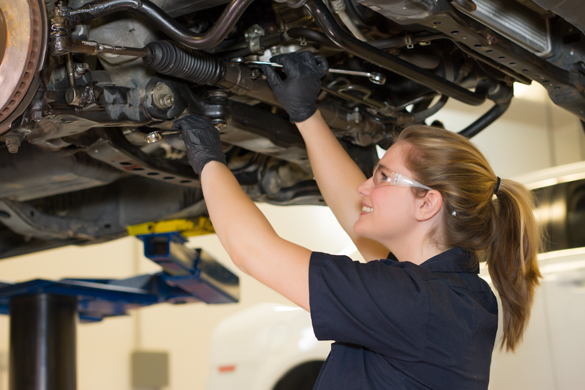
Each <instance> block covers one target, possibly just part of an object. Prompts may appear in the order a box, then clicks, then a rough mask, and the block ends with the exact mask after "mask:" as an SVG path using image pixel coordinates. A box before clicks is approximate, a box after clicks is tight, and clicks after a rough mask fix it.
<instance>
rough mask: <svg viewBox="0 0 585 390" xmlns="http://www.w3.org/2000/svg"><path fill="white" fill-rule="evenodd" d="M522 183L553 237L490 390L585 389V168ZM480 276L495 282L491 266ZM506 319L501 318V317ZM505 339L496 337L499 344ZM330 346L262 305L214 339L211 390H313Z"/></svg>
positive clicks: (290, 313)
mask: <svg viewBox="0 0 585 390" xmlns="http://www.w3.org/2000/svg"><path fill="white" fill-rule="evenodd" d="M516 180H518V181H520V182H521V183H523V184H525V185H526V186H527V187H528V188H529V189H531V190H533V191H534V193H535V194H536V197H537V199H538V204H537V207H536V209H535V214H536V215H537V218H538V220H539V222H540V223H541V224H543V225H544V226H545V228H546V231H547V233H548V242H549V243H548V248H547V252H546V253H542V254H540V255H539V257H538V259H539V263H540V269H541V272H542V274H543V280H542V283H541V287H540V288H539V289H538V290H537V294H536V298H535V302H534V307H533V310H532V317H531V320H530V324H529V326H528V329H527V331H526V334H525V336H524V342H523V343H522V345H521V346H520V347H519V348H518V349H517V351H516V353H515V354H510V353H505V352H501V351H500V350H499V348H498V347H496V349H495V350H494V354H493V359H492V368H491V378H490V386H489V389H490V390H509V389H514V390H582V389H585V162H580V163H576V164H570V165H566V166H562V167H555V168H550V169H546V170H544V171H539V172H536V173H531V174H528V175H525V176H522V177H518V178H516ZM480 275H481V277H483V278H484V279H486V280H487V281H488V282H490V283H491V281H490V278H489V274H488V272H487V268H486V267H485V264H482V267H481V271H480ZM500 317H501V316H500ZM500 336H501V334H500V332H498V336H497V340H496V345H498V340H499V338H500ZM330 344H331V342H324V341H317V339H316V338H315V336H314V334H313V329H312V326H311V319H310V315H309V313H307V312H305V311H304V310H302V309H300V308H298V307H289V306H283V305H278V304H270V303H264V304H260V305H258V306H255V307H253V308H251V309H248V310H245V311H243V312H241V313H239V314H237V315H235V316H233V317H230V318H228V319H226V320H224V321H223V322H222V323H221V324H220V325H219V326H218V327H217V329H216V330H215V332H214V334H213V336H212V348H211V373H210V378H209V382H208V390H226V389H239V390H311V389H312V388H313V384H314V383H315V380H316V378H317V376H318V374H319V370H320V369H321V366H322V365H323V363H324V362H325V359H326V357H327V355H328V353H329V350H330Z"/></svg>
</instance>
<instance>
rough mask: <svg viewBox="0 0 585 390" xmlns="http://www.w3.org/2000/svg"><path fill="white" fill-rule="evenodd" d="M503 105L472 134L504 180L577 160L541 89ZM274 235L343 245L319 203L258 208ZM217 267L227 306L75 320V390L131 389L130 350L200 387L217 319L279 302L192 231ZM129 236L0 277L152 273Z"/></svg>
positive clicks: (19, 262) (575, 142)
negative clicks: (229, 279)
mask: <svg viewBox="0 0 585 390" xmlns="http://www.w3.org/2000/svg"><path fill="white" fill-rule="evenodd" d="M516 95H517V96H519V98H517V99H515V100H514V102H513V104H512V106H511V108H510V109H509V110H508V112H507V113H506V114H505V115H504V117H502V118H501V119H500V120H499V121H498V122H496V124H495V125H493V126H492V127H491V128H488V129H487V130H486V131H485V132H483V133H481V134H480V135H478V136H477V137H476V138H475V139H474V141H475V142H476V143H477V145H478V146H479V147H480V149H481V150H482V151H483V152H484V153H485V154H486V156H487V157H488V159H489V160H490V161H491V163H492V166H493V167H494V170H495V171H496V173H497V174H498V175H500V176H502V177H505V178H509V177H512V176H515V175H519V174H522V173H526V172H530V171H533V170H537V169H542V168H548V167H551V166H555V165H560V164H566V163H570V162H575V161H580V160H583V159H585V137H584V136H583V131H582V130H581V128H580V124H579V122H578V120H577V119H576V118H575V117H573V116H571V115H569V114H567V113H566V112H565V111H563V110H562V109H559V108H557V107H555V106H553V105H552V104H550V103H549V102H548V100H547V97H546V95H545V93H544V92H543V89H542V88H540V87H539V86H535V87H531V88H530V89H520V90H518V91H517V92H516ZM490 106H491V105H490V104H489V103H488V104H486V105H484V106H481V107H471V108H470V107H468V106H465V105H463V104H459V103H457V102H449V103H448V105H447V107H446V108H445V109H444V110H443V111H442V112H441V113H440V114H439V115H437V116H436V118H438V119H441V120H442V121H443V122H444V123H445V124H446V126H447V127H448V128H450V129H452V130H460V129H462V128H464V127H465V126H467V125H468V124H469V123H471V122H472V121H473V119H474V118H477V117H478V116H480V115H481V114H483V113H484V112H486V111H487V110H488V109H489V108H490ZM260 207H261V209H262V210H263V211H264V212H265V213H266V214H267V216H268V217H269V219H270V220H271V221H272V222H273V224H274V226H275V229H276V230H277V232H278V233H279V234H281V236H283V237H285V238H287V239H289V240H291V241H293V242H297V243H299V244H301V245H304V246H306V247H308V248H311V249H313V250H320V251H326V252H331V253H338V252H340V251H342V250H346V249H347V248H348V247H351V242H350V241H349V238H348V237H347V236H346V235H345V234H344V233H343V232H342V231H341V229H340V228H339V226H338V225H337V224H336V223H335V220H334V218H333V216H332V214H331V213H330V211H329V210H328V209H327V208H324V207H309V206H294V207H286V208H285V207H282V208H279V207H274V206H269V205H260ZM190 244H191V245H193V246H195V247H202V248H204V249H205V250H207V251H208V252H210V253H211V254H212V255H213V256H215V257H216V258H217V259H218V260H219V261H221V262H222V263H223V264H224V265H226V266H227V267H229V268H231V269H232V270H233V271H234V272H236V273H238V274H240V278H241V279H240V280H241V286H242V301H241V302H240V303H238V304H233V305H217V306H206V305H201V304H199V305H197V304H194V305H181V306H172V305H158V306H153V307H149V308H144V309H141V310H138V311H135V312H133V313H131V315H130V316H127V317H121V318H113V319H108V320H105V321H103V322H102V323H98V324H84V325H80V326H79V327H78V368H79V370H78V388H79V389H83V390H98V389H99V390H102V389H104V388H107V389H110V390H127V389H131V386H130V353H131V352H132V351H134V350H145V351H166V352H168V353H169V354H170V386H169V387H168V388H167V389H172V390H187V389H205V383H206V378H207V370H208V359H207V356H208V353H209V335H210V334H211V332H212V330H213V328H214V327H215V326H216V324H217V323H218V322H219V321H221V319H223V318H226V317H227V316H229V315H231V314H233V313H236V312H237V311H239V310H242V309H244V308H245V307H249V306H252V305H254V304H256V303H259V302H267V301H268V302H280V303H287V300H286V299H285V298H283V297H281V296H280V295H278V294H277V293H275V292H273V291H272V290H270V289H268V288H266V287H265V286H263V285H261V284H259V283H258V282H256V281H255V280H253V279H251V278H249V277H247V276H246V275H242V274H241V273H239V272H238V271H237V270H236V269H235V267H233V266H232V265H231V262H230V260H229V258H228V256H227V254H226V253H225V251H224V250H223V248H222V247H221V245H220V244H219V242H218V240H217V238H216V237H215V236H204V237H198V238H194V239H192V240H191V242H190ZM141 251H142V248H141V245H140V244H139V242H138V241H137V240H135V239H133V238H125V239H120V240H117V241H114V242H111V243H105V244H100V245H95V246H91V247H85V248H77V247H71V248H64V249H57V250H51V251H47V252H43V253H41V254H33V255H28V256H22V257H20V258H15V259H9V260H3V261H0V279H2V280H7V281H24V280H29V279H34V278H37V277H42V278H50V279H60V278H63V277H105V278H110V277H114V278H125V277H128V276H131V275H135V274H141V273H146V272H150V271H157V270H158V267H157V266H156V265H155V264H154V263H151V262H150V261H148V260H146V259H144V258H143V257H142V256H141ZM7 351H8V318H7V317H0V390H5V389H7V388H8V387H7V383H8V382H7V372H6V365H5V362H6V360H7V359H6V353H7Z"/></svg>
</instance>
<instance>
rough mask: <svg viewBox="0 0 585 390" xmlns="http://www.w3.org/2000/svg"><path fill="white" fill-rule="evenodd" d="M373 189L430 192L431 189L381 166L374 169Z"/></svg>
mask: <svg viewBox="0 0 585 390" xmlns="http://www.w3.org/2000/svg"><path fill="white" fill-rule="evenodd" d="M372 179H373V181H374V187H381V186H400V187H418V188H424V189H425V190H429V191H430V190H432V188H430V187H427V186H425V185H424V184H420V183H419V182H417V181H415V180H412V179H409V178H408V177H406V176H404V175H402V174H400V173H397V172H393V171H391V170H389V169H387V168H386V167H385V166H383V165H377V166H376V168H375V169H374V176H373V178H372Z"/></svg>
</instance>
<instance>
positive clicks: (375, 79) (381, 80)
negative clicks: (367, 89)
mask: <svg viewBox="0 0 585 390" xmlns="http://www.w3.org/2000/svg"><path fill="white" fill-rule="evenodd" d="M234 62H238V63H241V64H253V65H270V66H272V67H273V68H282V65H280V64H277V63H276V62H269V61H234ZM329 72H330V73H337V74H346V75H350V76H363V77H367V78H368V79H369V80H370V81H371V82H372V83H374V84H378V85H384V84H385V83H386V76H384V75H383V74H382V73H378V72H371V73H370V72H360V71H357V70H345V69H329Z"/></svg>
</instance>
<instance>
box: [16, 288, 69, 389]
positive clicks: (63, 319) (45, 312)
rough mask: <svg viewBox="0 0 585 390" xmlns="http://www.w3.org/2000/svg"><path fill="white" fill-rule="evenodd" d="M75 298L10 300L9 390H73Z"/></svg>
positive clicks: (31, 297)
mask: <svg viewBox="0 0 585 390" xmlns="http://www.w3.org/2000/svg"><path fill="white" fill-rule="evenodd" d="M76 321H77V298H76V297H75V296H63V295H52V294H37V295H25V296H19V297H14V298H12V299H11V300H10V385H9V390H76V389H77V373H76V337H75V330H76V329H75V328H76Z"/></svg>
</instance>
